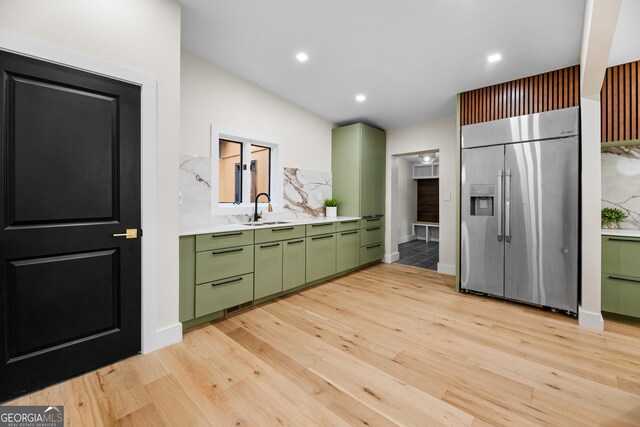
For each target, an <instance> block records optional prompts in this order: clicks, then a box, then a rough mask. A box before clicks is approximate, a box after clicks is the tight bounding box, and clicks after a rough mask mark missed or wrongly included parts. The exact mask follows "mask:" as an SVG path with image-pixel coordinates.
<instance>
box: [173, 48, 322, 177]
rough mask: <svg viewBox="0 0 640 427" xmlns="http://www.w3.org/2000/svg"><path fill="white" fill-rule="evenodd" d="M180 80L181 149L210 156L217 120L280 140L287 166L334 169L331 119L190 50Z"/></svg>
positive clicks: (223, 125)
mask: <svg viewBox="0 0 640 427" xmlns="http://www.w3.org/2000/svg"><path fill="white" fill-rule="evenodd" d="M181 80H182V84H181V94H182V99H181V103H182V115H181V117H182V122H181V129H182V130H181V136H180V150H181V152H182V153H184V154H192V155H200V156H209V155H210V153H211V147H210V126H211V124H216V125H219V126H222V127H225V128H231V129H236V130H242V131H248V132H253V133H257V134H261V135H268V136H272V137H276V138H278V139H280V140H281V141H283V143H284V145H283V147H284V166H287V167H297V168H301V169H310V170H317V171H325V172H330V171H331V129H332V128H333V125H332V123H330V122H329V121H327V120H324V119H322V118H320V117H318V116H316V115H314V114H312V113H310V112H308V111H306V110H304V109H302V108H300V107H298V106H296V105H294V104H292V103H290V102H288V101H286V100H284V99H282V98H280V97H278V96H276V95H274V94H272V93H271V92H268V91H266V90H264V89H262V88H260V87H258V86H256V85H254V84H253V83H249V82H248V81H246V80H244V79H242V78H240V77H238V76H235V75H233V74H230V73H228V72H226V71H224V70H222V69H221V68H219V67H217V66H215V65H212V64H210V63H208V62H206V61H204V60H202V59H200V58H198V57H196V56H195V55H193V54H191V53H188V52H183V53H182V72H181Z"/></svg>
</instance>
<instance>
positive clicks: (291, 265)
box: [282, 238, 307, 291]
mask: <svg viewBox="0 0 640 427" xmlns="http://www.w3.org/2000/svg"><path fill="white" fill-rule="evenodd" d="M282 245H283V246H282V290H283V291H288V290H289V289H293V288H297V287H298V286H302V285H304V284H305V283H306V282H307V275H306V265H305V264H306V243H305V239H304V238H302V239H294V240H287V241H286V242H283V243H282Z"/></svg>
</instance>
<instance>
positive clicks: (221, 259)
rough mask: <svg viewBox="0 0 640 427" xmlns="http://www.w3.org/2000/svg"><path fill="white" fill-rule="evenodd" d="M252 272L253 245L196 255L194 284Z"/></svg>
mask: <svg viewBox="0 0 640 427" xmlns="http://www.w3.org/2000/svg"><path fill="white" fill-rule="evenodd" d="M251 272H253V245H251V246H242V247H239V248H226V249H215V250H211V251H205V252H198V253H196V283H197V284H198V283H205V282H212V281H214V280H219V279H225V278H227V277H233V276H240V275H242V274H246V273H251Z"/></svg>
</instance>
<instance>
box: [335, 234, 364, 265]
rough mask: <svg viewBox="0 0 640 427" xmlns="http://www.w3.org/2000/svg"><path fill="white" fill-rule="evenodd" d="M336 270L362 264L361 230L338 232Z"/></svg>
mask: <svg viewBox="0 0 640 427" xmlns="http://www.w3.org/2000/svg"><path fill="white" fill-rule="evenodd" d="M336 246H337V247H336V270H337V271H336V272H337V273H341V272H343V271H347V270H351V269H353V268H356V267H358V266H359V265H360V230H352V231H343V232H341V233H338V234H337V245H336Z"/></svg>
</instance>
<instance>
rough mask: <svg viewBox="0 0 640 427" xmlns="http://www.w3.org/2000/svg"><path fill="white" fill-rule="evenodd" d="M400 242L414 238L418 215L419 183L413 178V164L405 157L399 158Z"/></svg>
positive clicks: (398, 218)
mask: <svg viewBox="0 0 640 427" xmlns="http://www.w3.org/2000/svg"><path fill="white" fill-rule="evenodd" d="M397 188H398V197H397V199H396V200H397V204H398V211H397V212H398V216H397V220H396V225H397V228H398V239H399V242H398V243H404V242H407V241H409V240H410V239H413V237H415V236H412V234H413V226H412V224H413V223H414V222H416V218H417V217H418V184H417V181H416V180H415V179H413V164H412V163H411V162H409V161H407V160H405V159H403V158H399V159H398V187H397Z"/></svg>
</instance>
